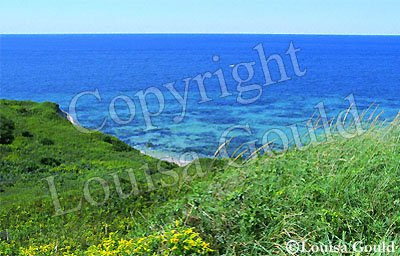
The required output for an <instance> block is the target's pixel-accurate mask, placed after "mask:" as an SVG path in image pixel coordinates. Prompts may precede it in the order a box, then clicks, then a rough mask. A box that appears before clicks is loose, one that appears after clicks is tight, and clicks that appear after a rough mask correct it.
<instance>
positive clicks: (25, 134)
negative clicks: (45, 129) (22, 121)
mask: <svg viewBox="0 0 400 256" xmlns="http://www.w3.org/2000/svg"><path fill="white" fill-rule="evenodd" d="M22 136H23V137H26V138H32V137H33V134H32V133H30V132H29V131H23V132H22Z"/></svg>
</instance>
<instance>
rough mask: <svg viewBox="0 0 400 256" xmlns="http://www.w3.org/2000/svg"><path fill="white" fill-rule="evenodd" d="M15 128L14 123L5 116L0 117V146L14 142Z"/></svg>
mask: <svg viewBox="0 0 400 256" xmlns="http://www.w3.org/2000/svg"><path fill="white" fill-rule="evenodd" d="M14 128H15V124H14V122H13V121H11V120H9V119H7V118H6V117H4V116H0V144H11V143H12V142H13V140H14V135H13V132H14Z"/></svg>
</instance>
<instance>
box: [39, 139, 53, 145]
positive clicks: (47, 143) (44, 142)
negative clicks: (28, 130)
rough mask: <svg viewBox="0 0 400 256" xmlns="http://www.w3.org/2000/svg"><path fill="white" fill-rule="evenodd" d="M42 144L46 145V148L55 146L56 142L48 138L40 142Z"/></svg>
mask: <svg viewBox="0 0 400 256" xmlns="http://www.w3.org/2000/svg"><path fill="white" fill-rule="evenodd" d="M40 144H42V145H44V146H50V145H54V141H53V140H51V139H48V138H44V139H41V140H40Z"/></svg>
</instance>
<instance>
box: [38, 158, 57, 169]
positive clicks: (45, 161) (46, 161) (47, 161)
mask: <svg viewBox="0 0 400 256" xmlns="http://www.w3.org/2000/svg"><path fill="white" fill-rule="evenodd" d="M40 163H41V164H44V165H48V166H53V167H54V166H59V165H60V164H61V162H60V161H58V160H57V159H54V158H52V157H44V158H42V159H40Z"/></svg>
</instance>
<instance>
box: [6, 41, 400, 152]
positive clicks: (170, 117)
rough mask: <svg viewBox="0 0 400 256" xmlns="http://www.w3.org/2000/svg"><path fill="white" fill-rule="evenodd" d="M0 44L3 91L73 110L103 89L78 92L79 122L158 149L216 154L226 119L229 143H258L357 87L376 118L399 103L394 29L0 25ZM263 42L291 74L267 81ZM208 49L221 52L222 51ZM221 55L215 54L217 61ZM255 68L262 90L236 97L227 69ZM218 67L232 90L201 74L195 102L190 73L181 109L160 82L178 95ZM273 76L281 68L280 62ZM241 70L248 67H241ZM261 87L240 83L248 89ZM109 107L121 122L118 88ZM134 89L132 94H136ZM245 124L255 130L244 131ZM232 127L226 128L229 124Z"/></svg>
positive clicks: (399, 56) (330, 108)
mask: <svg viewBox="0 0 400 256" xmlns="http://www.w3.org/2000/svg"><path fill="white" fill-rule="evenodd" d="M0 40H1V46H0V54H1V55H0V58H1V59H0V65H1V78H0V88H1V90H0V97H1V98H8V99H29V100H34V101H54V102H57V103H59V104H60V106H61V108H62V109H63V110H65V111H69V106H70V103H71V100H72V99H73V98H74V96H76V95H77V94H79V93H80V92H84V91H90V92H94V91H95V90H98V93H99V96H100V97H101V99H98V98H96V97H94V96H93V95H85V96H83V97H81V98H80V99H79V100H78V103H77V105H76V115H75V116H74V117H75V118H76V119H78V120H79V122H80V123H81V124H82V125H84V126H85V127H89V128H94V127H97V126H98V125H99V124H101V123H102V121H103V120H104V119H105V120H106V122H105V125H104V126H103V127H102V129H101V131H103V132H106V133H109V134H112V135H115V136H117V137H118V138H120V139H122V140H124V141H125V142H127V143H129V144H130V145H132V146H133V147H135V148H138V149H140V150H143V151H146V152H148V153H150V154H155V155H169V156H174V157H176V156H178V155H179V154H181V153H183V152H189V151H190V152H196V153H197V154H199V155H200V156H210V155H213V153H214V152H215V150H216V149H217V148H218V144H219V140H220V137H221V135H222V134H223V133H224V131H226V130H227V129H229V128H232V126H235V125H237V126H243V127H246V125H247V127H248V128H249V129H250V130H245V129H243V128H239V129H237V130H236V133H235V134H236V136H237V137H236V138H235V139H234V140H233V141H232V143H233V144H232V148H234V147H235V146H238V145H240V144H242V143H245V142H248V141H252V140H255V141H256V142H255V143H256V145H257V146H260V145H262V137H263V135H264V134H265V132H266V131H268V129H274V128H280V129H282V130H283V131H285V132H287V130H288V128H287V127H288V126H289V125H292V124H295V123H304V122H305V121H306V120H307V119H308V118H310V116H311V115H312V114H313V113H314V111H315V108H314V106H315V105H316V104H318V103H319V102H324V105H325V107H326V111H327V114H328V116H331V117H332V116H335V115H336V114H337V113H338V112H340V111H342V110H344V109H346V108H347V107H348V101H346V100H345V99H344V98H345V97H346V96H348V95H349V94H353V95H354V98H355V100H356V103H357V107H358V108H359V109H360V110H362V109H366V108H367V107H368V106H369V105H370V104H372V103H373V102H376V103H377V104H379V106H380V109H381V110H384V114H383V115H382V118H388V119H390V118H393V117H394V116H395V115H396V114H397V113H398V111H399V109H400V72H399V71H400V37H394V36H301V35H18V36H17V35H3V36H1V39H0ZM291 42H292V43H293V44H294V46H295V47H296V48H298V49H299V51H298V52H297V57H298V63H299V66H300V69H301V70H305V69H306V73H305V75H304V76H297V75H296V73H295V70H294V68H293V64H292V61H291V59H290V57H289V55H287V54H285V53H286V51H287V50H288V47H289V45H290V43H291ZM260 43H262V45H263V48H264V50H265V54H266V55H267V57H268V56H270V55H271V54H279V55H280V56H281V58H282V60H283V65H284V67H285V69H286V71H287V75H288V77H290V78H291V79H290V80H287V81H283V82H280V83H275V84H270V85H267V86H265V85H264V84H265V83H266V80H265V77H264V73H263V70H262V63H261V60H260V58H259V56H258V54H257V51H255V50H254V49H253V48H254V47H255V46H256V45H258V44H260ZM213 56H218V58H216V57H214V59H213ZM216 60H217V61H216ZM252 62H254V63H253V64H252V65H253V66H252V69H253V71H254V76H253V77H251V79H249V81H246V82H244V83H242V86H248V85H259V86H260V87H261V88H262V93H261V95H260V97H259V98H258V99H257V100H256V101H255V102H253V103H251V104H240V102H238V101H237V98H238V89H237V86H238V81H237V79H236V80H235V78H234V77H233V75H232V74H233V69H234V67H235V65H236V64H238V63H252ZM219 69H220V70H221V71H222V73H223V74H224V78H225V82H226V85H227V90H228V92H229V93H230V95H229V96H226V97H220V96H221V90H220V81H219V80H218V79H217V77H216V76H215V75H214V76H213V77H212V78H210V79H206V80H205V82H204V86H205V90H206V93H207V97H208V98H209V99H210V100H209V101H206V102H201V103H199V102H200V101H201V99H202V97H201V95H200V93H199V90H198V88H197V86H196V83H195V82H194V81H193V79H192V81H191V83H189V87H188V88H189V89H188V104H187V111H186V115H185V116H184V118H183V119H182V120H181V121H179V122H176V119H175V118H176V117H177V116H179V115H180V114H181V110H182V108H181V105H180V104H179V101H178V100H177V99H176V98H175V97H174V96H173V94H172V93H171V92H170V91H168V90H167V89H166V88H165V87H164V86H163V84H166V83H170V82H175V88H176V89H177V91H178V93H179V94H180V95H184V91H185V90H184V82H183V79H185V78H193V77H195V76H197V75H198V74H204V73H205V72H207V71H208V72H211V73H214V72H215V71H217V70H219ZM270 72H271V77H272V79H273V80H274V81H278V80H279V79H280V78H281V76H280V73H279V70H278V67H277V65H276V63H273V64H271V65H270ZM238 75H240V77H241V78H242V79H243V80H246V79H245V78H246V77H247V75H248V72H246V69H245V67H244V66H243V65H242V66H241V67H240V68H239V73H238ZM149 87H155V88H157V89H158V90H160V92H161V93H162V98H163V99H164V101H165V102H164V103H165V104H164V109H163V111H162V112H161V113H160V114H159V115H157V116H154V117H151V121H152V124H153V125H154V127H153V128H154V129H150V130H149V129H147V128H148V126H146V122H145V120H144V118H143V115H142V112H143V111H142V108H141V104H140V99H139V98H138V96H137V95H136V94H137V93H138V92H140V91H142V90H145V89H146V88H149ZM257 93H258V91H256V90H252V91H248V92H244V94H243V95H242V96H243V97H244V98H245V99H251V98H253V97H255V96H256V95H257ZM121 95H124V96H127V97H129V98H130V99H131V100H132V103H133V105H134V107H135V111H131V112H130V110H132V109H129V107H128V105H127V104H126V102H124V101H122V100H118V101H116V108H115V112H116V113H117V114H118V116H120V117H121V118H122V119H123V120H128V119H129V117H131V114H132V113H133V112H134V113H135V116H134V117H133V118H132V120H130V121H129V122H127V123H126V124H118V123H116V122H114V121H113V120H112V118H111V116H110V113H109V105H110V102H112V99H113V98H114V97H116V96H121ZM135 95H136V96H135ZM146 100H147V103H148V104H147V106H148V108H149V111H150V112H153V113H154V112H157V111H158V110H159V102H158V101H157V100H156V98H155V95H153V94H150V96H149V97H147V98H146ZM249 132H251V134H249ZM231 134H232V133H231Z"/></svg>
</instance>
